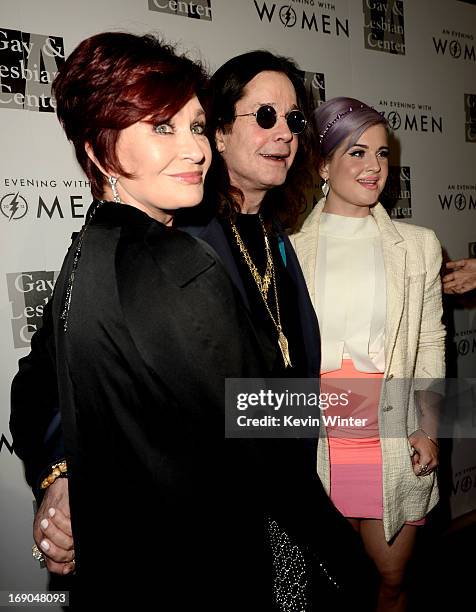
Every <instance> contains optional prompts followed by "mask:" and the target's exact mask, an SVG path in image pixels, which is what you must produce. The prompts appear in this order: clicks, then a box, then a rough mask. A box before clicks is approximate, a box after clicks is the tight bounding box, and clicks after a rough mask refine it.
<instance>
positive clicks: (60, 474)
mask: <svg viewBox="0 0 476 612" xmlns="http://www.w3.org/2000/svg"><path fill="white" fill-rule="evenodd" d="M67 476H68V466H67V465H66V461H65V460H64V459H63V461H60V462H59V463H55V464H54V465H52V466H51V472H50V473H49V474H48V476H47V477H46V478H44V479H43V480H42V481H41V485H40V489H47V488H48V487H49V486H50V485H52V484H53V483H54V481H55V480H56V479H57V478H67Z"/></svg>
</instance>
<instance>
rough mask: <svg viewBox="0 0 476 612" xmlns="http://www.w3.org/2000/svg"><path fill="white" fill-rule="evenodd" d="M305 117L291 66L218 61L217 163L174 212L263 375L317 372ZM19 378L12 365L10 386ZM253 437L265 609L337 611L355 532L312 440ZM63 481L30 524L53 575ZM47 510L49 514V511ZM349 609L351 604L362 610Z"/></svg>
mask: <svg viewBox="0 0 476 612" xmlns="http://www.w3.org/2000/svg"><path fill="white" fill-rule="evenodd" d="M307 116H308V109H307V96H306V92H305V88H304V85H303V81H302V78H301V74H300V72H299V70H298V69H297V67H296V65H295V64H294V63H293V62H292V61H290V60H289V59H287V58H283V57H280V56H276V55H274V54H272V53H269V52H267V51H252V52H249V53H245V54H243V55H240V56H237V57H235V58H232V59H230V60H229V61H228V62H226V63H225V64H224V65H223V66H222V67H221V68H219V69H218V70H217V72H216V73H215V74H214V75H213V77H212V79H211V84H210V100H209V105H208V133H209V138H210V141H211V144H212V148H213V149H214V161H213V163H212V167H211V169H210V171H209V173H208V177H207V184H206V194H205V199H204V202H203V204H202V205H201V206H200V207H197V209H195V210H192V211H187V212H186V213H184V215H183V216H182V218H180V217H179V218H178V223H179V224H180V225H181V229H183V230H184V231H187V232H189V233H190V234H192V235H194V236H196V237H197V238H199V239H201V240H204V241H205V242H207V243H208V244H209V245H210V246H212V247H213V248H214V249H215V251H216V252H217V253H218V254H219V255H220V257H221V259H222V261H223V263H224V265H225V267H226V268H227V270H228V273H229V275H230V277H231V279H232V281H233V282H234V284H235V286H236V288H237V290H238V292H239V293H240V295H241V298H242V301H243V303H244V304H245V306H246V308H247V310H248V312H249V315H250V317H251V319H252V321H253V323H254V326H255V329H256V332H257V335H258V337H259V338H260V340H261V344H262V347H263V351H264V352H265V353H266V354H267V356H268V362H271V363H274V365H273V367H272V372H271V375H272V376H274V377H280V378H305V377H312V378H315V377H317V376H318V373H319V371H320V338H319V328H318V323H317V319H316V315H315V311H314V308H313V306H312V304H311V301H310V298H309V294H308V291H307V287H306V283H305V281H304V278H303V275H302V271H301V268H300V266H299V263H298V260H297V258H296V255H295V253H294V250H293V249H292V247H291V245H290V242H289V240H288V237H287V234H286V232H285V229H284V228H292V227H293V226H294V225H295V223H296V221H297V217H298V215H299V213H300V212H302V210H303V209H304V207H305V204H306V198H305V193H304V189H305V187H306V183H307V182H308V181H309V184H310V173H309V169H308V168H309V164H310V163H312V159H313V139H312V135H311V133H310V129H309V127H308V125H307V119H306V117H307ZM36 344H37V346H38V343H36ZM37 359H38V351H37ZM27 366H28V364H27V363H26V362H24V367H27ZM21 382H22V381H21V371H20V379H18V380H17V386H19V384H20V383H21ZM22 386H23V387H25V380H23V385H22ZM58 431H59V423H58V422H57V421H56V422H55V419H53V420H52V423H51V426H50V428H49V440H48V442H47V444H48V445H49V447H48V453H49V455H50V456H51V463H53V462H55V463H57V462H58V461H59V460H60V459H61V458H62V447H61V434H60V431H59V435H57V434H58ZM233 442H234V441H233V440H230V441H229V443H233ZM258 443H259V445H260V452H262V450H263V445H265V446H264V448H265V454H266V455H267V465H268V466H269V470H268V471H267V473H265V474H262V475H261V476H262V479H263V486H264V487H266V496H267V502H266V503H267V516H268V519H267V521H266V524H265V525H263V529H264V530H265V531H266V532H267V536H266V537H267V538H268V540H269V542H270V546H269V557H270V566H271V564H272V565H273V567H274V572H275V575H274V581H275V590H274V600H275V607H274V608H273V609H276V610H285V609H296V610H297V609H299V610H301V609H302V610H306V611H310V610H317V609H324V608H325V607H326V604H333V605H334V606H335V607H336V609H340V607H339V606H340V605H342V606H344V602H348V601H352V598H353V596H354V595H355V591H354V588H355V589H357V588H358V586H359V582H360V581H361V580H363V578H362V576H363V568H364V567H366V560H365V557H364V555H363V553H362V550H361V545H360V542H359V539H358V538H357V536H356V535H355V534H354V533H353V530H352V528H349V525H348V523H347V521H346V520H345V519H344V518H343V517H342V516H341V515H340V514H339V513H338V512H337V511H336V510H335V508H334V507H333V505H332V503H331V502H330V501H329V498H328V496H327V494H326V493H325V491H324V490H323V488H322V484H321V483H320V481H319V479H318V477H317V473H316V468H315V462H316V445H317V440H316V439H314V440H298V439H289V438H288V439H282V440H261V441H258ZM45 446H46V445H45ZM217 461H220V458H219V457H217ZM30 472H31V470H30ZM44 475H46V472H45V474H44ZM65 484H66V483H65V480H64V479H62V478H57V479H56V480H55V482H54V483H53V484H52V485H51V486H49V487H48V488H47V489H46V495H45V499H44V501H43V503H42V505H41V507H40V510H39V511H38V513H37V517H36V519H35V540H36V541H37V542H38V543H39V542H40V540H41V541H42V542H44V541H46V542H47V544H48V545H49V549H48V557H49V568H50V569H52V571H54V572H56V573H62V572H63V570H64V571H65V572H69V571H71V570H72V569H73V566H72V565H71V564H70V563H67V562H66V563H63V559H69V558H70V557H71V551H70V550H69V551H68V552H67V553H66V552H65V550H66V548H71V545H72V542H70V537H69V535H70V528H69V518H68V517H69V512H68V502H67V487H66V486H65ZM55 502H57V503H55ZM250 503H254V501H253V500H250ZM52 507H54V509H55V513H54V514H53V516H51V513H48V511H49V509H50V508H52ZM45 519H46V520H47V523H45V522H44V520H45ZM42 521H43V525H45V524H47V527H45V528H44V527H43V526H42ZM231 528H238V526H231ZM342 553H343V554H342ZM253 562H254V560H253V559H251V558H250V559H249V563H250V564H252V563H253ZM291 578H292V579H291ZM263 579H264V577H263ZM359 590H360V589H359ZM291 601H292V602H294V604H295V607H294V608H291V607H289V605H290V604H289V602H291ZM286 602H287V603H286ZM353 604H354V605H353V608H354V609H355V610H359V609H365V607H364V604H362V608H360V607H359V605H358V604H357V605H356V604H355V601H354V602H353ZM286 605H287V606H288V607H286ZM321 606H323V608H321Z"/></svg>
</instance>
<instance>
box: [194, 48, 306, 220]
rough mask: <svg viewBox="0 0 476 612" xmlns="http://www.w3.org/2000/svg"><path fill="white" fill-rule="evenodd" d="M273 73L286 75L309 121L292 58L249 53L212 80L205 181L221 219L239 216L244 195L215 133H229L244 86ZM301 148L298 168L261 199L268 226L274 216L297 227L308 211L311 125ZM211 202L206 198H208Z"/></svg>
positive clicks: (302, 87)
mask: <svg viewBox="0 0 476 612" xmlns="http://www.w3.org/2000/svg"><path fill="white" fill-rule="evenodd" d="M264 71H271V72H279V73H282V74H284V75H286V76H287V77H288V78H289V80H290V81H291V83H292V84H293V86H294V89H295V91H296V99H297V104H298V106H299V108H300V109H301V110H302V111H303V112H304V114H305V115H306V117H308V118H310V111H309V106H308V100H307V96H306V90H305V86H304V81H303V78H302V73H301V71H300V70H299V69H298V67H297V66H296V64H295V63H294V62H293V61H292V60H291V59H289V58H286V57H282V56H279V55H274V54H273V53H271V52H269V51H264V50H262V51H250V52H248V53H244V54H242V55H238V56H237V57H234V58H232V59H230V60H229V61H228V62H226V63H225V64H223V66H221V68H219V69H218V70H217V71H216V72H215V74H214V75H213V76H212V78H211V80H210V93H209V99H208V101H207V111H208V113H207V114H208V134H209V139H210V143H211V145H212V150H213V161H212V165H211V168H210V170H209V172H208V175H207V180H206V185H205V189H206V193H208V194H210V199H212V200H215V202H216V204H217V206H218V214H219V215H220V216H222V217H231V218H233V216H234V215H236V213H237V212H239V211H240V209H241V205H242V203H243V198H244V196H243V193H242V192H241V190H240V189H238V188H236V187H233V186H232V185H231V184H230V178H229V175H228V170H227V167H226V164H225V161H224V160H223V158H222V156H221V155H220V154H219V153H218V151H217V149H216V145H215V134H216V131H217V130H222V131H223V132H224V133H229V132H230V131H231V129H232V126H233V123H234V121H235V112H236V111H235V108H236V103H237V102H238V101H239V100H240V99H241V98H242V97H243V96H244V88H245V87H246V85H247V84H248V83H249V82H250V81H251V80H252V79H253V78H254V77H255V76H256V75H257V74H259V73H260V72H264ZM296 138H298V139H299V145H298V149H297V153H296V157H295V159H294V163H293V164H292V166H291V168H290V169H289V172H288V175H287V178H286V181H285V183H284V184H283V185H281V186H279V187H274V188H272V189H270V191H268V192H267V193H266V195H265V197H264V199H263V203H262V206H261V212H262V214H263V216H264V218H265V219H266V220H267V222H268V223H269V222H270V220H271V219H272V218H275V217H276V216H277V217H278V218H279V220H280V221H281V223H282V224H283V226H284V227H293V226H294V225H295V223H296V221H297V218H298V216H299V214H300V213H301V212H302V211H303V210H304V209H305V207H306V195H305V189H306V186H307V184H308V183H309V185H310V184H311V174H310V171H309V168H310V167H311V165H312V163H313V158H314V156H313V153H314V148H313V138H312V133H311V129H310V126H309V124H308V127H307V128H306V130H305V131H304V132H303V133H302V134H299V136H297V137H296ZM206 199H208V198H206Z"/></svg>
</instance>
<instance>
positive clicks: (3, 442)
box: [0, 432, 13, 455]
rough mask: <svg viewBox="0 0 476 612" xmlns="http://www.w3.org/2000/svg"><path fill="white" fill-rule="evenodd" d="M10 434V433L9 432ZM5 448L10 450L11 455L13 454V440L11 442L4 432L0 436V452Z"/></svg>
mask: <svg viewBox="0 0 476 612" xmlns="http://www.w3.org/2000/svg"><path fill="white" fill-rule="evenodd" d="M8 435H9V436H10V434H8ZM3 449H5V450H6V451H8V452H9V453H10V455H13V442H10V440H9V438H7V436H6V435H5V434H4V433H3V432H2V435H1V436H0V453H2V452H3Z"/></svg>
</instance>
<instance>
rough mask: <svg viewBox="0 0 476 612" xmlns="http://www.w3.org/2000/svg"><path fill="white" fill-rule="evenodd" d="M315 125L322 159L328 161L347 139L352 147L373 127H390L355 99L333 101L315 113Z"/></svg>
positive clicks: (368, 107) (378, 114) (383, 119)
mask: <svg viewBox="0 0 476 612" xmlns="http://www.w3.org/2000/svg"><path fill="white" fill-rule="evenodd" d="M313 120H314V126H315V128H316V131H317V133H318V134H319V140H320V156H321V159H327V158H328V157H330V156H331V155H332V153H333V152H334V151H335V149H336V148H337V147H338V146H339V145H340V144H341V143H342V142H343V141H345V140H348V145H349V148H350V147H352V146H353V145H354V144H355V143H356V142H357V141H358V139H359V138H360V136H361V135H362V134H363V133H364V132H365V130H366V129H367V128H369V127H371V126H373V125H378V124H380V125H383V126H384V127H387V126H388V124H387V120H386V119H385V117H384V116H383V115H381V114H380V113H379V112H378V111H376V110H375V109H373V108H371V107H370V106H367V104H365V103H364V102H361V101H360V100H356V99H355V98H344V97H339V98H331V99H330V100H328V101H327V102H324V104H321V106H319V107H318V108H317V109H316V110H315V111H314V113H313Z"/></svg>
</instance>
